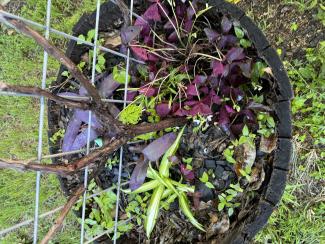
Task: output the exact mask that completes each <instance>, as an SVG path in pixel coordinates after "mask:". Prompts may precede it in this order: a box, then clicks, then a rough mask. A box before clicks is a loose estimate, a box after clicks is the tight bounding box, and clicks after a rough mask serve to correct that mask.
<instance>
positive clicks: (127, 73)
mask: <svg viewBox="0 0 325 244" xmlns="http://www.w3.org/2000/svg"><path fill="white" fill-rule="evenodd" d="M132 12H133V0H131V2H130V20H131V23H132ZM129 68H130V49H129V48H127V58H126V72H125V87H124V104H123V107H124V108H125V106H126V97H127V90H128V78H129V77H128V76H129ZM122 163H123V147H121V149H120V162H119V170H118V181H117V193H116V206H115V209H116V212H115V223H114V239H113V243H114V244H116V239H117V238H116V237H117V227H118V215H119V203H120V188H121V175H122Z"/></svg>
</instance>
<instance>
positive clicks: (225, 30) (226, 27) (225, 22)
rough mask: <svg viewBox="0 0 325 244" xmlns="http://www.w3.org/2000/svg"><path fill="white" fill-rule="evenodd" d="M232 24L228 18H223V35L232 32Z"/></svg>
mask: <svg viewBox="0 0 325 244" xmlns="http://www.w3.org/2000/svg"><path fill="white" fill-rule="evenodd" d="M231 27H232V22H231V21H230V20H229V19H228V18H227V17H226V16H223V17H222V21H221V29H222V32H223V33H228V32H229V31H230V30H231Z"/></svg>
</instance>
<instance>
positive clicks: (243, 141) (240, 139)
mask: <svg viewBox="0 0 325 244" xmlns="http://www.w3.org/2000/svg"><path fill="white" fill-rule="evenodd" d="M246 142H247V137H245V136H241V137H240V138H239V145H242V144H244V143H246Z"/></svg>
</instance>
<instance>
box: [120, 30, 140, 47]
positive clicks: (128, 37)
mask: <svg viewBox="0 0 325 244" xmlns="http://www.w3.org/2000/svg"><path fill="white" fill-rule="evenodd" d="M141 29H142V27H141V26H128V27H126V28H122V29H121V40H122V43H123V44H128V43H130V42H131V41H133V40H134V39H135V38H136V37H137V36H138V35H139V34H140V32H141Z"/></svg>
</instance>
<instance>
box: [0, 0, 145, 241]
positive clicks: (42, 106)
mask: <svg viewBox="0 0 325 244" xmlns="http://www.w3.org/2000/svg"><path fill="white" fill-rule="evenodd" d="M112 2H113V3H115V1H112ZM115 4H116V3H115ZM51 5H52V2H51V0H47V4H46V20H45V24H40V23H37V22H34V21H32V20H29V19H26V18H23V17H20V16H17V15H15V14H12V13H9V12H6V11H5V10H3V9H2V8H0V22H3V23H4V24H5V25H7V26H9V27H12V28H14V27H13V26H12V25H11V24H10V23H9V22H8V21H7V20H6V18H10V19H15V20H19V21H22V22H24V23H26V24H27V25H29V26H33V27H36V28H39V29H41V30H44V31H45V32H44V36H45V38H46V39H47V40H48V39H49V38H50V34H51V33H53V34H57V35H60V36H62V37H64V38H67V39H69V40H73V41H78V42H80V43H82V44H85V45H87V46H89V47H90V48H93V51H94V53H96V52H97V50H100V51H103V52H107V53H111V54H113V55H116V56H118V57H122V58H124V59H125V63H126V67H125V69H126V76H125V87H124V99H123V100H114V99H102V101H104V102H109V103H122V104H123V106H124V108H125V106H126V104H127V103H128V101H127V89H128V82H127V80H128V71H129V66H130V61H134V62H138V63H142V62H141V61H139V60H136V59H133V58H132V57H130V50H129V49H127V54H126V55H125V54H122V53H119V52H116V51H114V50H112V49H109V48H106V47H103V46H100V45H98V34H99V22H100V18H99V17H100V6H101V1H100V0H97V2H96V23H95V37H94V42H89V41H85V40H83V39H81V38H78V37H75V36H73V35H70V34H67V33H65V32H62V31H59V30H56V29H53V28H51V25H50V23H51ZM129 10H130V11H129V12H130V19H131V21H132V17H133V16H136V17H139V16H138V15H137V14H135V13H133V0H131V1H130V6H129ZM4 17H6V18H4ZM96 58H97V56H96V55H93V60H92V69H91V71H92V72H91V78H90V80H91V83H92V84H94V83H95V75H96ZM47 70H48V53H47V52H46V51H44V54H43V68H42V78H41V88H42V89H46V80H47ZM0 95H4V96H17V97H21V96H23V97H35V95H31V94H24V93H15V92H4V91H1V92H0ZM36 97H38V96H36ZM63 97H66V98H72V99H76V100H87V99H90V98H89V97H86V96H83V97H82V96H79V97H74V96H69V95H66V96H64V95H63ZM39 102H40V104H39V121H38V146H37V157H36V160H37V162H38V163H42V162H43V161H44V160H46V159H51V158H57V157H62V156H66V155H72V154H76V153H80V152H85V153H86V154H87V155H88V154H89V153H90V151H91V150H93V149H95V148H91V147H90V125H91V123H92V121H91V119H92V116H91V112H89V116H88V133H87V146H86V149H81V150H74V151H69V152H64V153H57V154H46V153H45V154H44V151H46V150H44V149H43V146H44V142H43V133H44V120H45V118H46V115H45V99H44V97H43V96H39ZM131 143H137V142H130V143H129V144H131ZM119 155H120V156H119V170H118V182H117V185H116V186H113V187H110V188H108V189H104V190H102V191H100V192H97V193H95V194H92V195H89V194H87V191H85V192H84V194H83V198H82V200H79V201H78V202H80V201H82V216H81V224H80V243H92V242H93V241H95V240H97V239H98V238H100V237H102V236H103V235H105V234H108V233H111V232H112V231H113V233H114V236H116V234H117V231H118V225H119V223H118V217H119V207H118V206H119V202H120V188H121V186H122V185H124V184H125V183H122V182H121V174H122V163H123V148H120V154H119ZM88 174H89V170H88V167H86V168H85V170H84V188H85V189H87V186H88ZM113 189H116V192H117V193H116V194H117V198H116V206H117V207H116V212H115V221H114V228H112V229H109V230H105V231H104V232H103V233H101V234H99V235H97V236H95V237H93V238H92V239H89V240H85V215H86V214H85V212H86V200H87V199H90V198H92V197H95V196H97V195H100V194H102V193H105V192H107V191H110V190H113ZM34 190H35V202H34V218H33V219H28V220H26V221H22V222H20V223H18V224H15V225H12V226H10V227H8V228H6V229H3V230H0V237H1V236H4V235H6V234H8V233H10V232H13V231H16V230H17V229H19V228H21V227H24V226H28V225H31V224H33V243H38V242H39V239H40V236H39V220H40V219H42V218H46V217H48V216H51V215H53V214H55V213H57V212H58V211H60V210H61V209H62V208H63V206H58V207H57V208H54V209H51V210H48V211H47V212H45V213H40V191H41V172H39V171H38V172H37V173H36V184H35V189H34ZM128 221H130V220H129V219H128V220H125V221H124V222H128ZM122 224H123V223H122ZM114 243H116V238H114Z"/></svg>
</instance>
